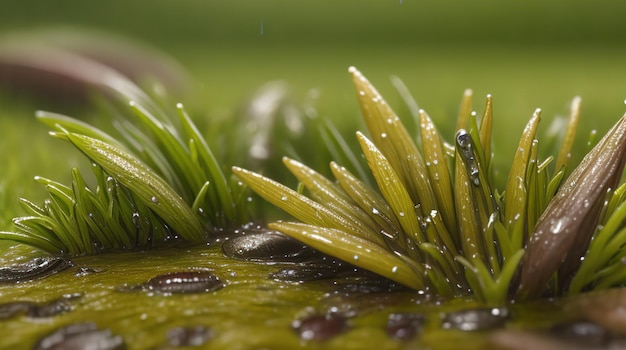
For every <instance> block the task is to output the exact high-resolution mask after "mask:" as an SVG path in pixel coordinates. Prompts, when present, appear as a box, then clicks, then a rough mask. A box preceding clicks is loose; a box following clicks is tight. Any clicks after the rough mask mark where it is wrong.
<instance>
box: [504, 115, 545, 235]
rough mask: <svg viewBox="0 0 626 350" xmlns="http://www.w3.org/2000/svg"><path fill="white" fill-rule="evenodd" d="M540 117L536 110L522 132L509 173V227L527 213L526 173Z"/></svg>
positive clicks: (506, 211) (506, 216) (506, 195)
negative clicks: (517, 218)
mask: <svg viewBox="0 0 626 350" xmlns="http://www.w3.org/2000/svg"><path fill="white" fill-rule="evenodd" d="M540 116H541V110H540V109H537V110H535V113H533V116H532V117H531V118H530V120H529V121H528V124H526V127H525V128H524V131H523V132H522V137H521V138H520V141H519V144H518V146H517V150H516V151H515V155H514V156H513V164H512V165H511V170H510V171H509V176H508V178H507V181H506V191H505V193H504V223H505V224H506V225H507V226H508V225H511V224H512V223H513V222H514V221H515V218H516V217H517V216H519V214H521V213H524V212H525V211H526V197H527V189H526V173H527V167H528V163H529V160H530V154H531V149H532V143H533V140H534V139H535V135H536V133H537V126H538V124H539V120H540Z"/></svg>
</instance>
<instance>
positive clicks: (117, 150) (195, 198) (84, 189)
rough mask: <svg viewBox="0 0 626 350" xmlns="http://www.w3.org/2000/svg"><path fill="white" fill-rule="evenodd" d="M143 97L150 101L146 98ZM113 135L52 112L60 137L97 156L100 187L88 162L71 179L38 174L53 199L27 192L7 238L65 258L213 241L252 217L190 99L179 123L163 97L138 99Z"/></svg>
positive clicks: (43, 115)
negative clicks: (161, 102)
mask: <svg viewBox="0 0 626 350" xmlns="http://www.w3.org/2000/svg"><path fill="white" fill-rule="evenodd" d="M143 100H144V103H145V101H148V100H147V99H146V97H143ZM129 108H130V110H131V111H132V112H133V115H134V117H136V118H137V119H138V121H139V123H131V122H130V121H129V119H130V117H128V116H127V118H129V119H126V120H124V121H121V122H119V123H117V128H118V130H119V131H120V133H121V134H122V135H123V137H122V138H121V140H123V141H120V139H117V138H114V137H112V136H110V135H108V134H106V133H105V132H103V131H101V130H99V129H97V128H95V127H93V126H90V125H88V124H86V123H84V122H81V121H79V120H76V119H73V118H69V117H67V116H63V115H59V114H53V113H48V112H39V113H38V118H39V120H40V121H42V122H43V123H45V124H47V125H49V126H50V127H51V128H53V129H54V131H52V132H51V135H52V136H54V137H57V138H60V139H62V140H65V141H67V142H69V143H71V144H72V145H73V146H74V147H76V148H77V149H78V150H79V151H81V152H82V153H83V154H84V155H86V156H87V158H88V159H89V160H90V161H91V162H92V170H93V173H94V175H95V179H96V181H95V185H94V186H89V185H88V183H89V182H88V181H86V180H85V178H84V176H83V175H82V174H81V172H80V170H79V169H73V170H72V183H71V184H70V185H63V184H60V183H58V182H55V181H52V180H50V179H46V178H41V177H37V178H36V181H37V182H39V183H40V184H42V185H44V186H45V187H46V189H47V191H48V194H49V198H48V199H47V200H45V201H44V203H43V205H42V206H40V205H37V204H35V203H32V202H31V201H29V200H26V199H22V200H21V203H22V204H23V206H24V207H25V208H26V210H27V212H28V216H24V217H18V218H15V219H14V220H13V222H14V224H15V226H16V228H17V232H1V233H0V239H8V240H14V241H18V242H22V243H27V244H30V245H32V246H35V247H37V248H40V249H42V250H44V251H47V252H49V253H53V254H62V255H70V256H74V255H82V254H93V253H98V252H101V251H107V250H116V249H133V248H149V247H152V246H159V245H162V244H164V243H165V242H167V241H170V240H185V241H195V242H203V243H204V242H209V241H211V240H212V239H213V238H215V236H216V235H217V234H218V233H219V231H220V230H222V229H224V228H226V227H229V226H231V225H237V224H241V223H244V222H247V221H248V220H249V219H248V215H249V213H250V209H249V202H248V200H247V198H245V199H244V198H243V197H242V196H243V186H242V185H241V183H238V182H236V181H231V179H230V177H228V176H227V175H226V174H225V173H224V171H223V170H222V168H221V164H220V163H219V162H218V161H217V159H216V158H215V157H214V155H213V153H212V152H211V149H210V148H209V146H208V144H207V142H206V140H205V139H204V137H203V136H202V135H201V134H200V132H199V131H198V129H197V128H196V127H195V125H194V124H193V122H192V121H191V119H190V118H189V116H188V115H187V113H186V112H185V110H184V108H183V106H182V105H180V104H179V105H177V112H178V127H177V126H175V124H174V123H173V122H172V121H170V120H169V119H168V118H167V114H166V113H165V112H163V111H162V110H161V109H159V108H158V107H156V105H154V104H148V105H147V106H144V105H141V104H139V103H138V102H136V101H131V102H130V104H129Z"/></svg>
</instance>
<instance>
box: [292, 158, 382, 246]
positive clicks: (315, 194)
mask: <svg viewBox="0 0 626 350" xmlns="http://www.w3.org/2000/svg"><path fill="white" fill-rule="evenodd" d="M283 163H284V164H285V166H286V167H287V169H289V171H291V173H292V174H293V175H294V176H295V177H296V178H297V179H298V180H300V182H301V183H302V184H303V185H304V186H305V187H306V189H307V190H308V191H309V193H310V195H311V197H312V198H313V199H314V200H315V201H317V202H318V203H324V205H325V206H327V207H328V208H330V209H332V210H334V211H336V212H337V213H338V214H339V215H341V216H343V217H350V218H351V219H352V220H354V221H358V222H360V223H361V224H363V225H364V226H366V227H367V228H368V231H370V234H371V235H376V234H378V232H379V231H380V228H379V227H378V225H377V224H376V223H375V221H374V220H373V219H372V217H371V216H370V215H369V214H368V213H367V212H364V211H363V210H362V209H361V207H359V206H358V205H357V204H356V203H355V202H354V201H353V200H352V199H351V198H350V196H348V194H346V193H345V192H344V191H343V190H342V189H341V188H340V187H339V186H338V185H337V184H335V183H333V182H332V181H330V180H329V179H327V178H326V177H324V176H323V175H322V174H320V173H318V172H316V171H315V170H313V169H311V168H309V167H307V166H306V165H304V164H302V163H300V162H298V161H296V160H293V159H290V158H287V157H284V158H283Z"/></svg>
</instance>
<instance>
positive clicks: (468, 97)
mask: <svg viewBox="0 0 626 350" xmlns="http://www.w3.org/2000/svg"><path fill="white" fill-rule="evenodd" d="M472 94H473V92H472V89H465V91H464V92H463V99H461V105H460V106H459V116H458V117H457V119H456V129H455V131H459V130H461V129H469V122H468V119H469V117H470V115H471V113H472Z"/></svg>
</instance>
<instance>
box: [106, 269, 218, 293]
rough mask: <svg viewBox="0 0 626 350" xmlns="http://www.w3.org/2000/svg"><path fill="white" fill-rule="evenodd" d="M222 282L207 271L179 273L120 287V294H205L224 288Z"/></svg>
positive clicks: (171, 273)
mask: <svg viewBox="0 0 626 350" xmlns="http://www.w3.org/2000/svg"><path fill="white" fill-rule="evenodd" d="M224 286H225V285H224V283H223V282H222V280H221V279H220V278H219V277H218V276H216V275H214V274H213V273H211V272H209V271H180V272H170V273H166V274H163V275H159V276H155V277H152V278H151V279H149V280H148V281H147V282H146V283H144V284H141V285H135V286H122V287H120V288H119V289H118V290H119V291H121V292H136V291H147V292H154V293H163V294H184V293H207V292H213V291H216V290H219V289H222V288H224Z"/></svg>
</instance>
